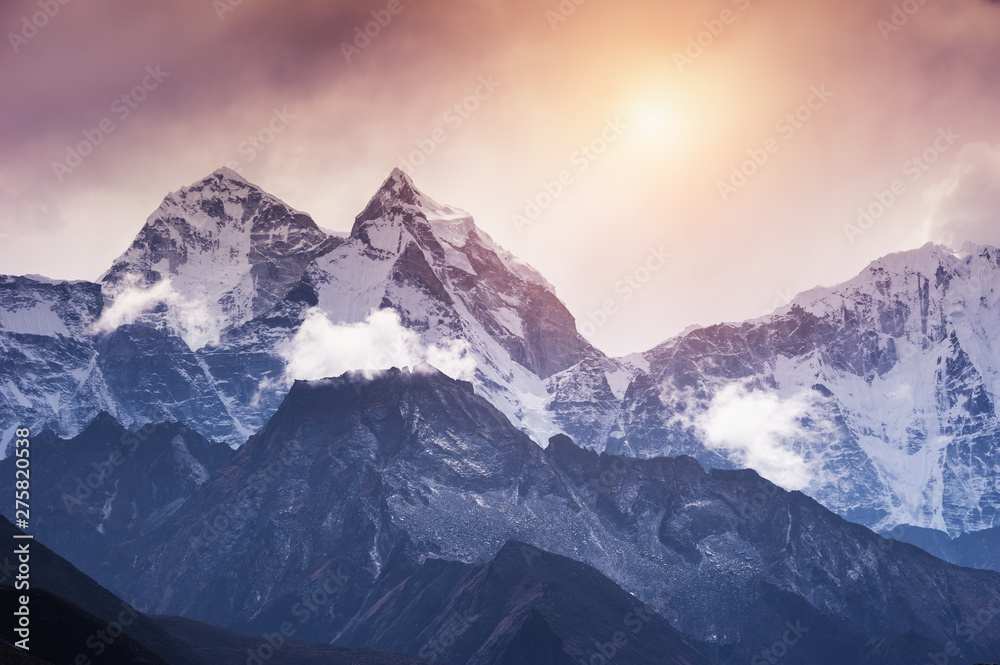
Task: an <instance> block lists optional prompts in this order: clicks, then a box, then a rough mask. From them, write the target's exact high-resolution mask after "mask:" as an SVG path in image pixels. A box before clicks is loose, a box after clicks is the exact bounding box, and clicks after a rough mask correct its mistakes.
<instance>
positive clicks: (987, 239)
mask: <svg viewBox="0 0 1000 665" xmlns="http://www.w3.org/2000/svg"><path fill="white" fill-rule="evenodd" d="M926 198H927V202H928V203H929V204H930V205H931V206H932V210H931V213H930V217H929V220H928V235H929V237H930V239H931V240H933V241H934V242H938V243H942V244H944V245H948V246H949V247H952V248H953V249H961V246H962V245H963V244H965V243H966V242H973V243H977V244H980V245H993V246H994V247H1000V224H998V223H997V222H998V221H1000V146H991V145H990V144H988V143H970V144H968V145H966V146H964V147H963V148H962V150H961V151H960V152H959V153H958V156H957V157H956V161H955V164H954V166H952V169H951V174H950V175H949V176H948V177H947V178H946V179H945V180H944V181H943V182H941V183H940V184H938V185H936V186H935V187H932V188H931V189H930V190H928V192H927V194H926Z"/></svg>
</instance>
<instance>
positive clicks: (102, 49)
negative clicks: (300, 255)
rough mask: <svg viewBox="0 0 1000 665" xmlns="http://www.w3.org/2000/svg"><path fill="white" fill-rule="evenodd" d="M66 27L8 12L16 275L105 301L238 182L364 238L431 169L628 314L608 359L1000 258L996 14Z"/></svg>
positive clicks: (502, 10) (3, 130) (518, 239)
mask: <svg viewBox="0 0 1000 665" xmlns="http://www.w3.org/2000/svg"><path fill="white" fill-rule="evenodd" d="M64 1H67V4H65V5H63V4H59V2H58V0H42V2H40V3H39V2H38V1H37V0H36V1H35V2H8V3H5V4H4V5H3V6H2V8H0V26H2V28H3V31H4V33H5V35H6V38H5V40H4V43H3V44H2V45H0V52H2V53H0V89H3V90H4V100H3V103H2V107H0V108H2V109H3V111H2V112H3V120H4V121H3V122H2V123H0V272H2V273H9V274H24V273H39V274H44V275H47V276H50V277H55V278H75V279H96V278H97V276H98V275H100V274H101V273H102V272H103V271H104V270H105V269H106V268H107V267H108V266H109V265H110V263H111V261H112V260H113V259H114V258H115V257H116V256H117V255H118V254H120V253H121V252H122V251H124V249H125V248H126V247H127V246H128V244H129V242H130V241H131V239H132V238H133V237H134V235H135V234H136V233H137V232H138V230H139V229H140V227H141V226H142V223H143V222H144V220H145V218H146V217H147V216H148V215H149V214H150V213H151V212H152V211H153V210H154V209H155V208H156V207H157V205H158V204H159V202H160V200H161V199H162V198H163V196H164V195H165V194H166V193H167V192H169V191H172V190H176V189H178V188H179V187H181V186H183V185H187V184H190V183H191V182H193V181H195V180H198V179H200V178H201V177H203V176H204V175H206V174H207V173H209V172H210V171H212V170H214V169H215V168H217V167H219V166H222V165H224V164H230V165H232V166H235V167H236V168H237V170H238V171H239V172H240V173H242V174H243V175H244V176H245V177H247V178H248V179H250V180H252V181H254V182H256V183H257V184H258V185H260V186H262V187H263V188H264V189H266V190H268V191H270V192H272V193H274V194H275V195H277V196H279V197H281V198H282V199H284V200H285V201H287V202H288V203H289V204H290V205H292V206H294V207H296V208H298V209H300V210H303V211H305V212H308V213H309V214H311V215H312V216H313V218H314V219H315V220H316V222H317V223H318V224H319V225H320V226H323V227H325V228H328V229H332V230H340V231H346V230H348V229H350V227H351V224H352V222H353V218H354V215H356V214H357V213H358V212H359V211H360V210H361V209H362V208H363V207H364V204H365V202H366V201H367V199H368V198H369V197H370V196H371V194H372V193H374V191H375V189H376V188H377V187H378V185H379V184H380V183H381V181H382V180H383V179H384V178H385V177H386V176H387V175H388V173H389V171H390V170H391V169H392V168H393V167H395V166H399V165H400V157H401V156H402V157H407V156H408V155H412V154H413V153H414V151H418V150H420V149H421V148H420V146H423V147H424V149H423V152H424V154H423V158H422V159H421V158H420V155H418V158H417V160H416V161H417V162H418V163H419V165H414V164H413V163H410V164H409V165H408V166H407V167H406V168H407V169H408V170H409V171H410V173H411V175H412V176H413V178H414V179H415V181H416V183H417V185H418V186H420V187H421V188H422V189H423V190H424V191H426V192H427V193H428V194H429V195H430V196H432V197H434V198H436V199H438V200H439V201H442V202H447V203H450V204H454V205H457V206H460V207H463V208H465V209H466V210H468V211H469V212H471V213H472V214H473V215H474V216H475V218H476V220H477V222H478V224H479V225H480V227H481V228H483V229H485V230H486V231H487V232H488V233H490V234H491V235H492V236H493V237H494V238H495V239H496V240H497V241H498V242H500V243H501V244H502V245H504V246H505V247H507V248H508V249H509V250H511V251H512V252H514V253H515V254H516V255H518V256H519V257H521V258H522V259H524V260H526V261H528V262H529V263H531V264H532V265H534V266H535V267H536V268H538V269H539V270H540V271H541V272H542V273H543V274H544V275H545V276H546V277H547V278H548V280H549V281H550V282H552V283H553V284H554V285H555V287H556V289H557V292H558V294H559V295H560V297H562V299H563V300H564V301H565V302H566V303H567V304H568V305H569V307H570V309H571V310H572V311H573V312H574V313H575V314H576V315H577V318H578V320H579V321H580V322H581V325H582V323H583V322H584V321H587V320H588V312H596V311H597V310H598V309H599V308H600V307H601V305H602V303H604V302H605V301H608V300H610V301H613V302H614V304H615V308H614V309H615V313H614V314H613V315H612V316H610V317H609V318H608V320H607V322H606V323H605V324H604V325H600V326H597V325H595V326H591V327H588V328H587V329H586V333H587V334H588V336H589V337H590V338H591V339H592V340H593V341H594V342H595V343H596V344H597V345H598V346H600V347H601V348H603V349H605V350H606V351H608V352H611V353H615V354H618V353H627V352H631V351H637V350H644V349H646V348H649V347H651V346H653V345H654V344H656V343H658V342H660V341H663V340H664V339H666V338H667V337H669V336H670V335H672V334H675V333H677V332H679V331H680V330H682V329H684V328H685V327H687V326H688V325H690V324H694V323H701V324H710V323H715V322H718V321H724V320H740V319H744V318H749V317H754V316H758V315H760V314H762V313H764V312H765V311H767V310H769V309H771V308H773V307H775V306H777V305H779V304H783V302H784V300H785V299H786V298H788V297H790V296H791V295H792V294H794V293H796V292H799V291H802V290H805V289H808V288H810V287H812V286H815V285H818V284H832V283H836V282H839V281H843V280H845V279H848V278H850V277H851V276H853V275H854V274H856V273H857V272H858V271H859V270H861V269H862V268H863V267H864V265H865V264H867V263H868V262H869V261H871V260H872V259H875V258H877V257H879V256H881V255H883V254H886V253H889V252H893V251H898V250H902V249H909V248H912V247H916V246H919V245H921V244H923V243H924V242H926V241H927V240H928V239H930V238H934V239H937V240H941V241H946V242H948V243H950V244H953V245H961V244H962V243H963V242H964V241H966V240H972V241H976V242H980V243H986V244H998V245H1000V225H998V224H997V223H996V221H997V217H996V214H997V211H998V210H1000V121H998V120H997V118H998V117H1000V113H998V111H1000V70H998V68H997V67H996V64H997V63H998V62H1000V41H998V40H997V39H996V35H997V34H1000V4H997V3H992V2H987V1H986V0H951V1H950V2H943V1H941V0H927V1H926V2H925V3H924V4H920V2H919V0H908V2H906V3H903V2H897V3H896V4H895V7H896V8H897V9H894V4H893V2H888V1H873V2H860V1H847V2H826V3H802V2H793V1H791V0H736V1H735V2H734V1H732V0H717V1H714V2H702V3H690V2H688V3H682V2H669V1H668V2H664V1H662V0H657V1H655V2H654V1H650V2H646V1H640V2H609V1H608V0H588V1H587V2H584V3H582V4H580V5H576V4H575V3H573V2H572V0H566V1H565V2H563V3H562V5H560V3H559V2H557V1H555V0H553V1H551V2H527V1H524V0H513V1H509V0H508V1H503V2H501V1H500V0H471V1H470V0H466V1H465V2H457V1H447V0H442V1H438V2H435V1H432V0H398V1H397V2H393V3H390V2H389V0H386V1H385V2H382V1H381V0H375V1H372V2H365V3H361V2H319V1H316V0H305V1H293V2H283V3H280V4H279V3H266V2H263V1H262V0H242V2H240V3H239V4H238V5H236V4H235V1H236V0H219V1H218V2H213V1H212V0H180V1H178V0H175V1H173V2H169V3H168V2H158V3H149V2H142V3H136V2H125V1H124V0H92V1H89V2H72V1H68V0H64ZM222 2H227V3H232V4H225V5H223V4H220V3H222ZM904 5H905V9H909V10H910V11H911V12H912V13H911V14H908V13H906V11H905V9H904ZM43 6H48V8H49V13H50V14H52V16H45V15H44V14H42V15H38V13H39V12H43ZM560 7H562V9H561V10H560ZM56 8H57V9H56ZM570 9H572V12H570V11H569V10H570ZM220 12H221V16H220ZM372 12H375V14H374V15H373V14H372ZM560 12H561V13H560ZM379 19H381V21H382V23H383V24H384V25H378V24H370V22H371V21H377V20H379ZM893 20H895V24H893V23H892V21H893ZM880 22H881V23H880ZM33 24H35V25H33ZM36 25H41V26H42V27H40V28H37V29H34V28H35V27H36ZM366 27H367V28H368V29H369V31H370V32H371V33H372V34H375V36H374V37H371V38H370V39H369V40H368V41H367V42H366V41H364V40H363V39H358V41H357V43H356V44H354V45H353V46H352V47H348V48H345V46H344V45H345V44H351V43H352V42H354V40H355V38H356V37H357V34H358V31H363V30H364V29H365V28H366ZM897 28H898V29H897ZM376 33H377V34H376ZM11 35H14V36H13V37H12V36H11ZM699 41H700V42H701V45H700V46H698V45H697V43H698V42H699ZM693 44H694V45H693ZM362 46H363V48H359V47H362ZM151 72H154V73H155V75H154V73H151ZM123 96H124V98H123ZM456 105H459V107H458V108H455V107H456ZM789 114H790V115H789ZM102 122H103V123H104V124H103V125H102ZM84 132H86V134H85V133H84ZM87 136H89V137H90V139H87V138H86V137H87ZM252 136H258V144H259V149H258V147H254V146H253V144H252V142H250V141H248V138H249V137H252ZM84 140H93V142H94V143H97V145H96V146H95V147H94V148H93V150H92V152H91V153H90V154H88V155H86V156H85V157H83V158H82V159H81V160H80V162H79V164H78V165H77V166H75V167H74V168H71V169H68V168H62V167H56V168H54V166H53V163H54V162H62V163H64V164H65V161H66V159H67V146H75V145H77V144H78V143H79V142H81V141H84ZM588 146H589V148H588ZM431 147H433V152H431V149H430V148H431ZM584 148H587V149H584ZM426 153H430V154H426ZM914 157H917V159H916V160H915V159H914ZM747 160H756V162H757V163H754V162H752V161H751V162H747ZM71 161H73V160H71ZM407 161H409V159H407ZM741 166H742V167H743V168H744V170H745V171H746V172H748V173H751V174H752V175H750V176H749V177H746V178H745V179H744V178H741V177H740V176H736V177H735V179H732V178H733V169H734V167H735V168H736V169H739V168H740V167H741ZM560 178H562V182H560ZM727 181H728V185H727V186H722V185H720V183H725V182H727ZM894 190H895V191H894ZM526 199H532V200H534V201H535V204H536V205H538V209H537V210H534V209H532V208H531V206H529V203H528V201H526ZM724 199H725V200H724ZM879 199H881V202H880V201H879ZM539 204H541V205H539ZM880 206H881V207H882V208H884V209H885V212H884V214H882V215H881V216H880V217H878V218H877V219H875V218H872V221H871V222H867V221H866V222H864V225H865V226H867V227H868V228H862V227H861V226H854V227H852V226H850V225H852V224H856V221H857V219H858V217H859V213H858V208H859V207H864V208H868V209H871V210H872V211H874V212H876V213H878V212H879V210H880ZM543 208H544V209H543ZM535 212H537V213H538V215H537V218H536V219H531V220H529V221H530V222H531V223H530V224H524V223H523V219H528V216H529V215H528V213H531V216H534V213H535ZM516 215H520V216H521V217H520V218H519V217H516ZM519 219H521V220H522V222H521V223H518V220H519ZM845 226H846V227H848V228H846V229H845ZM663 253H666V254H669V258H668V260H667V261H666V263H665V264H664V265H661V264H662V262H661V261H652V262H650V261H649V259H650V257H651V256H654V254H658V255H662V254H663ZM651 266H655V268H653V269H651ZM630 275H631V277H630V278H628V279H626V277H627V276H630ZM643 279H644V280H645V281H642V280H643ZM637 287H641V288H637ZM597 319H598V320H599V319H600V317H597Z"/></svg>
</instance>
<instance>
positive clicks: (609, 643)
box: [339, 541, 711, 665]
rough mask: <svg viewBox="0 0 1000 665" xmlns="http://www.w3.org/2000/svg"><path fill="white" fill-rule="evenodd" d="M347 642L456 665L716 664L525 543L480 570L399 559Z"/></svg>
mask: <svg viewBox="0 0 1000 665" xmlns="http://www.w3.org/2000/svg"><path fill="white" fill-rule="evenodd" d="M339 641H340V642H341V643H343V644H357V645H368V646H372V647H376V648H382V649H393V650H397V651H406V652H409V653H415V654H418V655H422V656H425V657H430V658H434V659H436V660H440V661H442V662H445V663H455V664H456V665H458V664H463V665H465V664H467V665H474V664H475V665H485V664H487V663H489V664H494V663H496V664H506V663H510V664H514V663H524V662H531V663H566V664H569V663H578V662H581V661H582V662H585V663H589V662H591V661H592V659H598V658H597V657H598V656H599V657H603V658H606V659H609V660H610V659H618V660H621V661H623V662H628V663H635V664H637V665H638V664H640V663H650V664H652V663H656V664H657V665H671V664H673V665H682V664H683V665H711V661H710V660H709V659H708V658H707V657H705V656H704V655H703V654H701V653H699V652H698V651H697V649H695V648H694V647H693V646H692V645H691V644H690V643H689V642H688V641H687V640H685V639H684V637H683V636H682V635H681V634H680V633H678V632H677V631H676V630H674V629H673V628H672V627H671V626H670V624H669V623H667V622H666V621H665V620H664V619H663V618H662V617H660V616H658V615H657V614H656V613H655V612H654V611H653V610H651V609H650V608H648V607H645V606H643V605H641V604H640V603H638V602H637V601H636V600H635V598H633V597H632V596H631V595H629V594H628V593H626V592H625V591H623V590H622V589H621V588H619V587H618V586H616V585H615V584H614V583H612V582H611V581H610V580H608V579H607V578H606V577H604V576H603V575H601V574H600V573H598V572H597V571H596V570H594V569H592V568H590V567H589V566H586V565H583V564H581V563H578V562H576V561H573V560H571V559H567V558H565V557H560V556H555V555H552V554H549V553H547V552H544V551H542V550H540V549H537V548H534V547H531V546H530V545H527V544H525V543H519V542H517V541H509V542H507V543H506V544H504V546H503V547H502V548H501V549H500V551H499V552H498V553H497V555H496V556H495V557H493V558H492V559H491V560H490V561H489V562H487V563H484V564H479V565H469V564H463V563H459V562H450V561H442V560H439V559H427V560H425V561H423V562H421V563H418V562H416V561H411V560H409V559H407V557H406V556H405V555H404V554H403V553H402V552H400V553H397V554H396V555H394V556H393V557H392V559H390V561H389V562H388V563H387V565H386V567H385V568H384V569H383V571H382V573H381V575H380V576H379V579H378V580H377V581H376V584H375V587H374V589H373V590H372V593H371V595H370V600H369V601H368V603H367V604H366V606H365V608H363V609H362V610H361V612H359V616H358V618H357V619H356V620H355V621H354V622H353V623H352V625H351V627H350V628H349V629H348V630H347V631H346V632H345V633H344V634H343V635H341V637H340V638H339ZM598 660H599V659H598Z"/></svg>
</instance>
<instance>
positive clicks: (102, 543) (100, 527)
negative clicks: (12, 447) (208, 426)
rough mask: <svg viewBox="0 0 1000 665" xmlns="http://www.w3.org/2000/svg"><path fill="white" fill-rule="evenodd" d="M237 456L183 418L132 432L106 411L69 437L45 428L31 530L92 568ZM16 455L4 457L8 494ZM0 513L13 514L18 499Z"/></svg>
mask: <svg viewBox="0 0 1000 665" xmlns="http://www.w3.org/2000/svg"><path fill="white" fill-rule="evenodd" d="M232 454H233V451H232V450H231V449H230V448H229V447H228V446H226V445H225V444H221V443H214V442H210V441H206V440H205V439H204V438H202V437H201V436H200V435H199V434H198V433H197V432H195V431H193V430H191V429H189V428H188V427H186V426H184V425H181V424H179V423H161V424H156V425H153V424H151V425H146V426H144V427H142V428H140V429H138V430H136V431H135V432H131V431H129V430H127V429H125V428H124V427H122V426H121V425H120V424H119V423H118V422H117V421H116V420H114V418H112V417H111V416H110V415H109V414H107V413H103V412H102V413H101V414H98V416H97V418H95V419H94V420H93V422H91V423H90V425H88V426H87V428H86V429H85V430H84V431H83V432H81V433H80V434H79V435H78V436H76V437H74V438H73V439H71V440H68V441H64V440H62V439H59V438H57V437H56V436H54V435H53V434H52V433H51V432H44V433H42V434H41V435H39V436H38V437H35V438H34V440H33V442H32V446H31V461H32V468H31V471H32V474H31V505H32V507H33V508H34V515H33V518H34V519H33V520H32V522H31V524H32V529H33V533H34V534H35V535H37V536H38V537H39V538H40V539H41V540H42V541H43V542H45V543H46V544H47V545H48V546H50V547H51V548H52V549H54V550H55V551H57V552H59V553H61V554H62V555H63V556H65V557H66V558H67V559H69V560H71V561H72V562H73V564H74V565H75V566H77V567H79V568H80V569H82V570H84V571H85V572H87V573H88V574H93V572H94V571H95V570H96V569H97V568H98V566H99V565H100V564H101V562H103V561H104V560H105V556H106V554H107V551H108V549H109V548H111V547H112V546H114V545H115V544H117V543H119V542H121V541H122V540H123V539H125V538H127V537H129V536H130V535H132V534H136V533H139V532H141V531H143V530H148V529H150V528H153V527H154V526H156V525H157V524H159V523H160V522H162V521H163V520H164V519H165V518H166V517H167V516H168V515H170V514H171V513H172V512H173V511H176V510H177V509H178V508H179V507H180V506H181V505H182V504H183V503H184V501H186V500H187V499H188V497H190V496H191V494H193V493H194V491H195V490H196V489H197V488H198V487H200V486H201V485H202V484H204V483H205V482H206V481H207V480H208V478H209V476H211V475H212V474H214V473H215V472H216V471H217V470H218V469H219V468H221V467H222V466H223V465H224V464H225V463H227V462H228V461H229V459H230V457H231V456H232ZM15 461H16V458H14V457H8V458H7V459H5V460H2V461H0V492H3V493H4V494H5V495H8V496H14V490H15V488H14V483H15V473H14V472H15ZM0 512H2V513H3V514H4V515H5V516H6V517H7V518H8V519H13V518H14V506H13V504H11V505H9V506H5V507H4V508H3V509H2V511H0Z"/></svg>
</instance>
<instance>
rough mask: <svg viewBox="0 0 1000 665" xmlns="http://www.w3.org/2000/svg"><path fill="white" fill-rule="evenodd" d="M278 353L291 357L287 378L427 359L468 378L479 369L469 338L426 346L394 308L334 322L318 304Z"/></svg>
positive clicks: (454, 375)
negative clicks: (355, 319)
mask: <svg viewBox="0 0 1000 665" xmlns="http://www.w3.org/2000/svg"><path fill="white" fill-rule="evenodd" d="M280 354H281V355H282V357H283V358H284V359H285V361H286V363H287V365H286V367H285V380H286V382H288V383H291V382H292V381H294V380H307V381H314V380H318V379H323V378H327V377H333V376H340V375H341V374H343V373H344V372H349V371H354V370H358V371H362V372H364V373H365V375H366V376H369V377H371V376H373V375H375V374H377V373H378V372H379V371H382V370H386V369H389V368H391V367H409V368H413V369H419V365H420V364H421V363H425V362H426V363H428V364H430V365H433V366H434V367H436V368H437V369H439V370H440V371H441V372H443V373H444V374H447V375H448V376H450V377H452V378H454V379H462V380H470V379H471V378H472V376H473V374H474V373H475V370H476V361H475V359H474V358H473V357H472V356H471V354H470V353H469V345H468V343H467V342H466V341H465V340H451V341H449V342H447V343H446V344H444V345H441V346H439V345H431V346H429V347H425V346H424V345H423V344H422V343H421V341H420V338H419V337H418V336H417V334H416V333H414V332H413V331H411V330H408V329H406V328H404V327H403V325H402V323H401V321H400V319H399V314H397V313H396V312H395V310H391V309H381V310H376V311H373V312H372V313H370V314H369V315H368V318H366V319H365V320H364V321H363V322H360V323H352V324H336V323H333V322H332V321H330V319H329V318H327V316H326V314H324V313H323V312H322V311H321V310H319V309H317V308H314V309H312V310H310V311H309V312H308V314H307V315H306V320H305V321H304V322H303V323H302V326H301V327H300V328H299V330H298V332H296V334H295V336H294V337H293V338H292V339H291V341H290V342H289V343H288V344H287V345H286V346H285V347H284V348H283V349H282V350H281V351H280Z"/></svg>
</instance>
